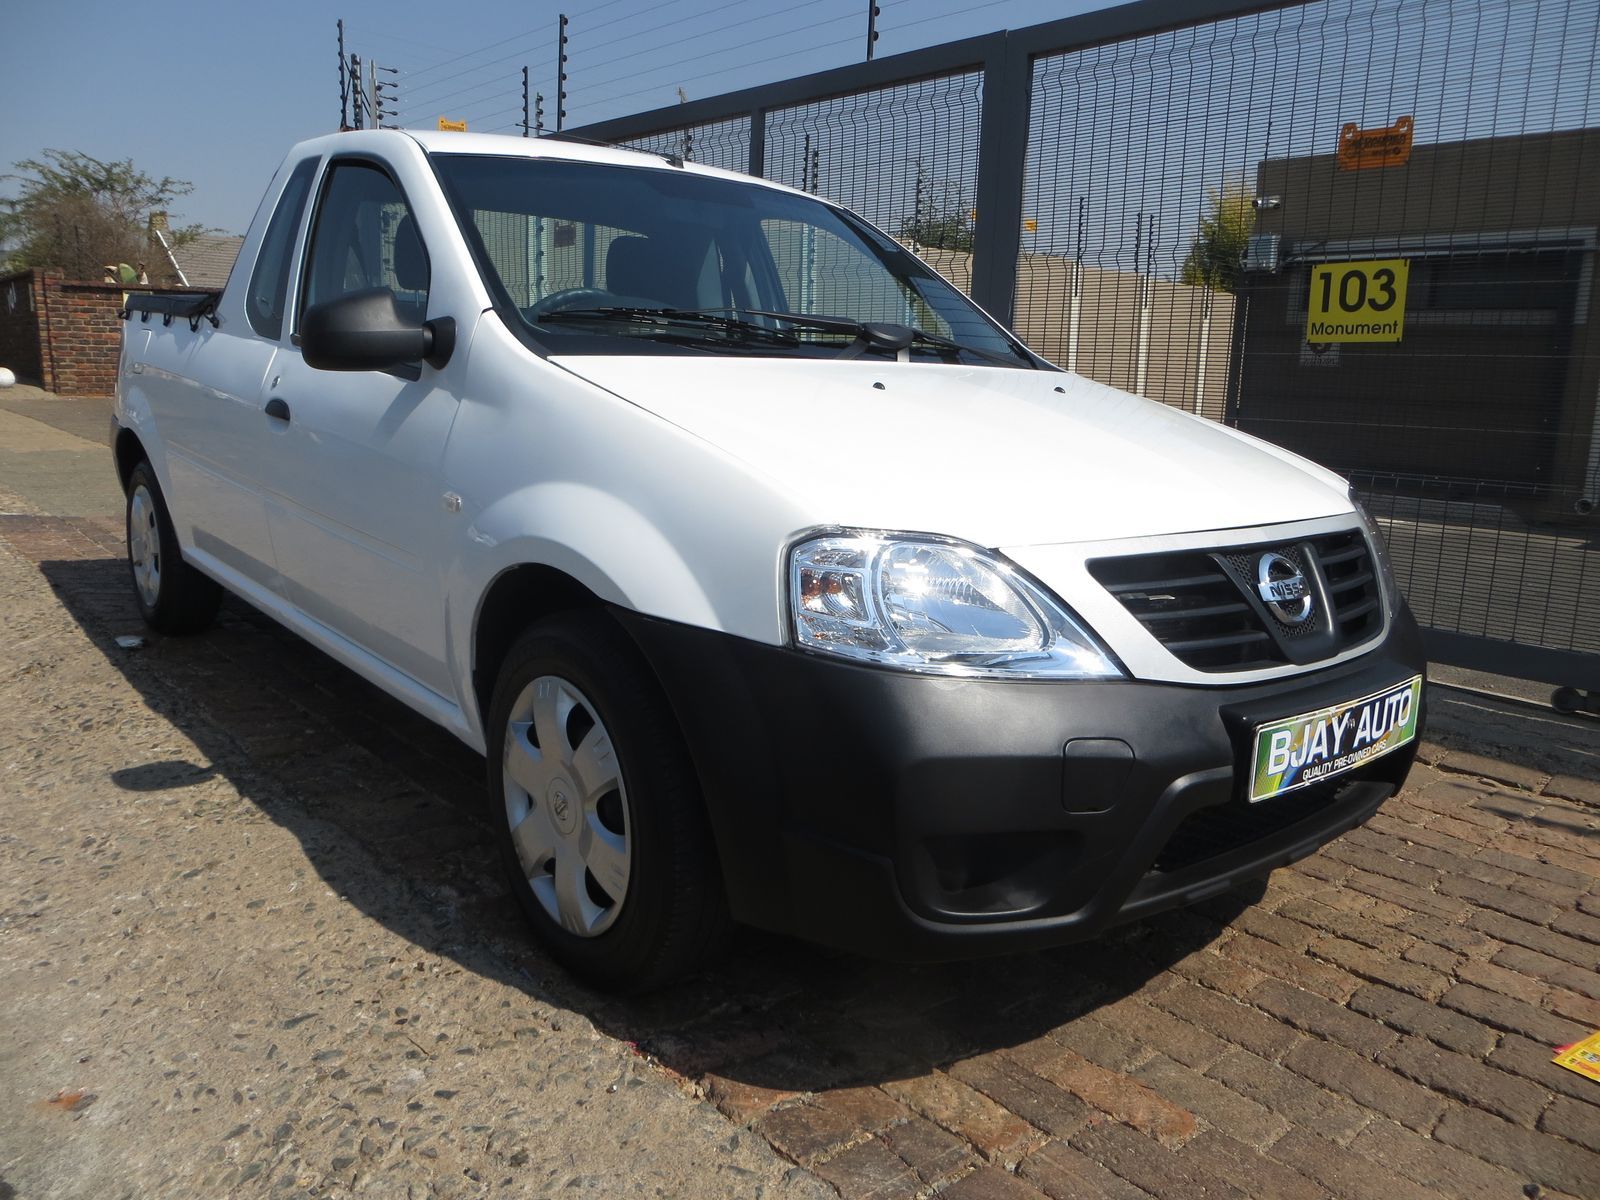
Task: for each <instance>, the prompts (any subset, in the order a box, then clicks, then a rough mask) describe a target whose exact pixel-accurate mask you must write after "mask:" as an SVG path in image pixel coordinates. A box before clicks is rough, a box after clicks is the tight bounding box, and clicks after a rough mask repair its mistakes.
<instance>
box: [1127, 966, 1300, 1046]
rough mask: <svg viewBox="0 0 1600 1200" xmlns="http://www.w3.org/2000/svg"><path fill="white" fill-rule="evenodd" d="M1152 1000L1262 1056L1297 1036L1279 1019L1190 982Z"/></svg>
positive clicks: (1176, 1014) (1220, 1036)
mask: <svg viewBox="0 0 1600 1200" xmlns="http://www.w3.org/2000/svg"><path fill="white" fill-rule="evenodd" d="M1257 986H1259V983H1258V984H1257ZM1154 1003H1155V1004H1156V1006H1157V1007H1158V1008H1161V1009H1163V1010H1165V1011H1166V1012H1169V1013H1172V1014H1173V1015H1174V1016H1179V1017H1182V1018H1184V1019H1185V1020H1188V1021H1193V1022H1194V1023H1195V1024H1197V1025H1199V1026H1200V1027H1201V1028H1202V1029H1204V1030H1206V1031H1207V1032H1208V1033H1211V1034H1213V1035H1215V1036H1217V1037H1219V1038H1222V1039H1223V1040H1225V1041H1228V1042H1232V1043H1233V1044H1234V1045H1236V1046H1243V1047H1244V1048H1245V1049H1246V1050H1250V1051H1252V1052H1254V1053H1256V1054H1260V1055H1262V1056H1263V1057H1265V1058H1277V1057H1278V1055H1280V1054H1282V1053H1283V1052H1284V1051H1285V1050H1287V1049H1288V1048H1289V1047H1290V1046H1292V1045H1294V1043H1295V1040H1296V1034H1295V1032H1294V1030H1292V1029H1289V1028H1287V1027H1286V1026H1284V1025H1283V1024H1282V1023H1281V1022H1279V1021H1275V1020H1273V1019H1272V1018H1271V1017H1268V1016H1266V1015H1265V1014H1263V1013H1260V1012H1257V1011H1256V1010H1255V1009H1253V1008H1251V1007H1249V1006H1248V1005H1245V1004H1241V1003H1239V1002H1238V1001H1237V1000H1232V999H1229V998H1228V997H1227V996H1221V995H1218V994H1217V993H1215V992H1211V991H1207V990H1206V989H1204V988H1201V987H1197V986H1196V985H1194V984H1191V983H1184V984H1182V985H1181V986H1180V987H1177V988H1173V989H1172V990H1171V991H1169V992H1167V993H1165V994H1164V995H1162V996H1159V997H1157V998H1156V1000H1155V1002H1154Z"/></svg>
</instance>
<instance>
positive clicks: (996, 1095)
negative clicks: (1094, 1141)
mask: <svg viewBox="0 0 1600 1200" xmlns="http://www.w3.org/2000/svg"><path fill="white" fill-rule="evenodd" d="M950 1074H951V1075H953V1076H955V1078H957V1079H959V1080H960V1081H961V1082H962V1083H964V1084H966V1085H967V1086H968V1087H971V1088H974V1089H976V1090H977V1091H980V1092H982V1093H983V1094H984V1095H985V1096H987V1097H989V1099H991V1100H993V1101H994V1102H995V1103H996V1104H1000V1105H1003V1106H1004V1107H1005V1108H1007V1109H1009V1110H1010V1111H1011V1112H1014V1113H1015V1114H1016V1115H1017V1116H1019V1117H1021V1118H1022V1119H1023V1120H1024V1121H1026V1122H1028V1124H1030V1125H1032V1126H1033V1127H1034V1128H1036V1129H1042V1130H1044V1131H1045V1132H1046V1133H1048V1134H1050V1135H1051V1136H1052V1137H1056V1138H1064V1137H1070V1136H1071V1135H1072V1134H1073V1133H1074V1132H1076V1131H1077V1130H1079V1129H1081V1128H1083V1126H1085V1125H1086V1124H1088V1123H1089V1120H1090V1118H1091V1116H1093V1115H1095V1114H1096V1110H1094V1109H1091V1108H1090V1107H1089V1106H1088V1105H1087V1104H1086V1103H1084V1101H1082V1100H1080V1099H1079V1098H1078V1097H1077V1096H1074V1095H1073V1094H1072V1093H1071V1092H1068V1091H1064V1090H1063V1089H1062V1088H1059V1087H1057V1086H1056V1085H1055V1084H1053V1083H1051V1082H1050V1081H1049V1080H1048V1079H1045V1078H1043V1077H1042V1076H1040V1075H1036V1074H1034V1073H1033V1072H1032V1071H1030V1070H1028V1069H1027V1068H1026V1067H1024V1066H1022V1065H1021V1064H1019V1063H1017V1062H1015V1061H1014V1060H1012V1059H1011V1058H1009V1057H1007V1056H1006V1055H1004V1054H984V1055H980V1056H978V1057H976V1058H969V1059H965V1060H963V1061H962V1062H958V1063H955V1064H954V1065H953V1066H951V1067H950Z"/></svg>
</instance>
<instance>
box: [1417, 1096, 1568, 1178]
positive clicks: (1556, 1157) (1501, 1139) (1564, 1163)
mask: <svg viewBox="0 0 1600 1200" xmlns="http://www.w3.org/2000/svg"><path fill="white" fill-rule="evenodd" d="M1433 1136H1434V1138H1435V1139H1437V1140H1438V1141H1441V1142H1444V1143H1446V1144H1448V1145H1451V1146H1455V1147H1456V1148H1457V1149H1459V1150H1464V1151H1466V1152H1467V1153H1469V1154H1475V1155H1477V1156H1478V1157H1479V1158H1482V1159H1485V1160H1487V1161H1488V1162H1492V1163H1496V1164H1498V1165H1499V1166H1502V1167H1505V1168H1506V1169H1508V1170H1510V1171H1513V1172H1515V1173H1516V1174H1518V1175H1521V1176H1522V1177H1523V1178H1524V1179H1527V1180H1529V1181H1530V1182H1532V1183H1537V1184H1541V1185H1543V1186H1545V1187H1553V1188H1560V1189H1561V1190H1562V1191H1564V1192H1571V1193H1572V1194H1573V1195H1574V1196H1585V1195H1593V1194H1594V1187H1595V1183H1596V1181H1600V1154H1596V1153H1595V1152H1594V1151H1592V1150H1587V1149H1585V1148H1584V1147H1582V1146H1579V1145H1576V1144H1574V1143H1572V1142H1567V1141H1563V1140H1560V1139H1557V1138H1551V1137H1548V1136H1545V1135H1542V1134H1539V1133H1536V1132H1534V1131H1533V1130H1531V1129H1523V1128H1522V1127H1521V1126H1518V1125H1512V1124H1511V1123H1510V1122H1508V1121H1502V1120H1501V1119H1500V1118H1499V1117H1494V1116H1490V1115H1489V1114H1488V1113H1485V1112H1479V1111H1478V1110H1477V1109H1475V1108H1465V1107H1461V1106H1452V1107H1451V1108H1450V1109H1449V1111H1447V1112H1446V1113H1445V1114H1444V1117H1443V1118H1442V1119H1441V1120H1440V1122H1439V1124H1438V1126H1437V1127H1436V1128H1435V1129H1434V1131H1433Z"/></svg>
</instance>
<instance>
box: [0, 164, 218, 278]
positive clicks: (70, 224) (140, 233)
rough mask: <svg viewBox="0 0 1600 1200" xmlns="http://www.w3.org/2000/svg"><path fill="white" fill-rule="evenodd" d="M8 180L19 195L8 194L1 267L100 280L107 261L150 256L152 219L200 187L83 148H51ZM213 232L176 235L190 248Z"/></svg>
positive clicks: (0, 237) (0, 208) (0, 214)
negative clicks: (53, 269) (81, 150)
mask: <svg viewBox="0 0 1600 1200" xmlns="http://www.w3.org/2000/svg"><path fill="white" fill-rule="evenodd" d="M12 167H13V173H11V174H8V175H0V182H5V183H9V184H14V185H15V186H16V194H15V195H12V196H0V269H4V270H8V271H11V270H19V269H21V268H23V267H58V268H60V269H61V270H63V271H66V272H67V273H68V274H70V275H72V276H74V277H76V278H79V279H85V278H97V277H98V276H99V274H100V271H101V268H102V267H103V266H104V265H105V264H106V263H135V262H138V261H140V260H142V259H144V258H146V257H147V254H148V251H147V249H146V245H147V243H146V236H147V235H146V227H147V225H148V222H149V219H150V214H151V213H153V212H161V211H165V210H166V209H167V208H169V207H170V206H171V204H172V202H173V201H174V200H176V199H178V198H179V197H180V196H187V195H188V194H189V193H190V192H192V191H193V190H194V185H193V184H191V183H188V182H186V181H185V180H182V179H173V178H172V177H171V176H169V175H164V176H162V177H161V178H160V179H156V178H153V177H152V176H149V175H146V174H145V173H144V172H143V171H140V170H138V169H137V168H136V167H135V166H134V165H133V160H132V159H127V158H125V159H122V160H121V161H120V162H101V161H100V160H99V159H97V158H92V157H91V156H89V155H87V154H82V153H79V152H78V151H76V150H46V151H45V152H44V154H43V155H42V156H41V157H40V158H27V159H23V160H22V161H21V162H17V163H13V164H12ZM204 232H205V228H204V226H200V225H190V226H186V227H184V228H181V229H176V230H174V231H173V232H172V235H171V240H174V241H175V242H176V243H177V244H179V245H182V244H183V243H185V242H190V241H193V240H194V239H195V238H196V237H198V236H199V235H200V234H201V233H204Z"/></svg>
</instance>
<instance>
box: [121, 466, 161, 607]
mask: <svg viewBox="0 0 1600 1200" xmlns="http://www.w3.org/2000/svg"><path fill="white" fill-rule="evenodd" d="M128 561H129V562H130V563H132V564H133V582H134V585H135V586H136V587H138V589H139V597H140V599H142V600H143V601H144V602H145V606H146V607H147V608H154V607H155V605H156V601H157V600H159V599H160V598H161V532H160V530H159V529H157V527H156V502H155V499H154V498H153V497H152V496H151V495H150V492H149V489H147V488H146V487H145V486H144V484H142V483H141V484H140V485H139V486H138V487H136V488H134V489H133V498H132V499H131V500H129V501H128Z"/></svg>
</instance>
